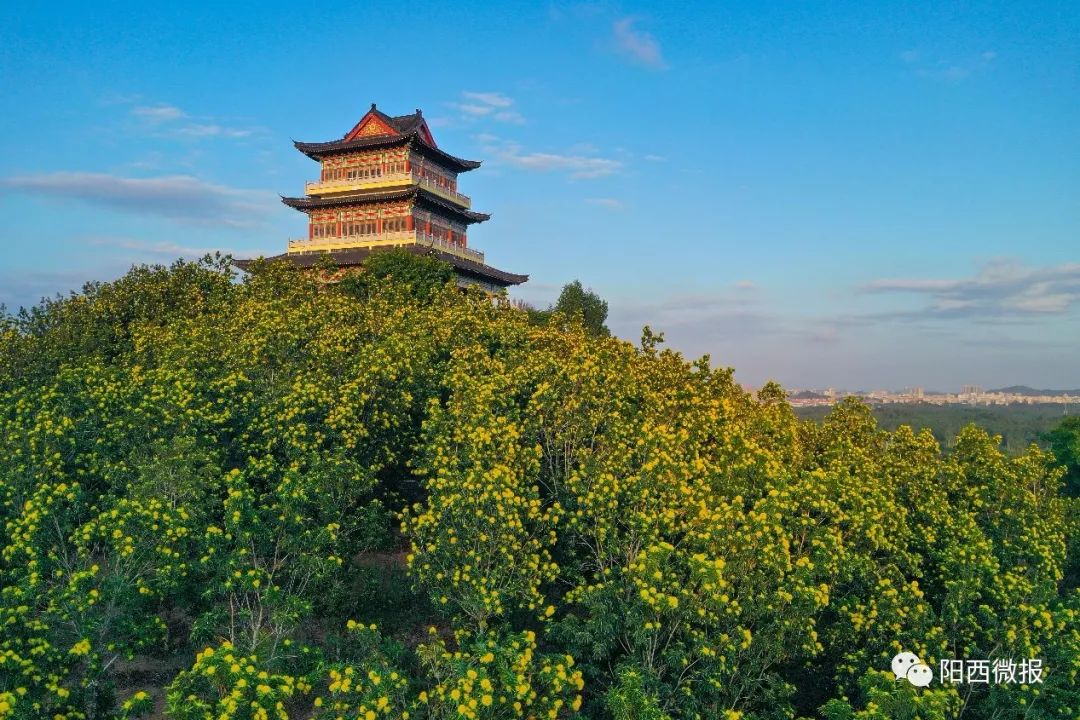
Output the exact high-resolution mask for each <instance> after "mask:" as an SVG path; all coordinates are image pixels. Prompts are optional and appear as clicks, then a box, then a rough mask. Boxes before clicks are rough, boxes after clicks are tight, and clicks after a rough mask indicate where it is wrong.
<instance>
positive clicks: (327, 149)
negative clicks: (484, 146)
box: [293, 131, 481, 173]
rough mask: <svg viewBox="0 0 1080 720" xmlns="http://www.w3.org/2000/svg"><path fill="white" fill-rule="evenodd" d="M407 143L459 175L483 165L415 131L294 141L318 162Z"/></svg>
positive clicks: (295, 145)
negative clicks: (324, 140) (359, 151)
mask: <svg viewBox="0 0 1080 720" xmlns="http://www.w3.org/2000/svg"><path fill="white" fill-rule="evenodd" d="M405 143H411V144H412V146H413V147H415V148H416V149H417V151H418V152H420V153H421V154H423V155H427V156H429V157H431V158H432V159H434V160H438V161H440V162H442V163H444V164H445V165H446V166H447V167H449V168H451V169H452V170H455V171H456V172H459V173H462V172H468V171H469V170H475V169H476V168H478V167H480V164H481V163H480V161H479V160H466V159H464V158H459V157H456V156H454V155H451V154H450V153H448V152H445V151H443V150H440V149H439V148H436V147H432V146H430V145H428V144H427V143H426V142H424V141H423V140H422V139H421V138H420V136H419V135H418V134H417V133H416V132H415V131H414V132H411V133H409V134H408V135H377V136H372V137H361V138H356V139H355V140H331V141H329V142H321V143H310V142H301V141H299V140H293V147H295V148H296V149H297V150H299V151H300V152H302V153H304V154H305V155H307V156H308V157H309V158H311V159H312V160H318V159H320V158H322V157H323V156H324V155H332V154H334V153H343V152H350V151H353V150H368V149H371V148H384V147H395V146H397V145H403V144H405Z"/></svg>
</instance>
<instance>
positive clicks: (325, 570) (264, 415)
mask: <svg viewBox="0 0 1080 720" xmlns="http://www.w3.org/2000/svg"><path fill="white" fill-rule="evenodd" d="M376 258H381V259H379V260H378V262H375V259H376ZM372 261H373V263H375V266H376V267H375V269H372V267H370V266H369V268H368V272H366V273H361V274H359V275H357V276H350V277H348V278H346V279H345V280H344V281H343V282H341V283H336V284H335V283H325V282H322V281H321V279H320V277H319V276H318V275H316V274H308V273H301V272H297V271H296V270H294V269H292V268H290V267H288V266H285V265H280V264H273V263H262V264H258V265H257V266H255V267H253V268H252V272H251V273H250V274H249V275H248V276H247V277H246V278H245V279H244V281H243V282H235V281H234V279H233V278H232V276H231V273H230V272H229V271H228V269H227V266H226V265H225V264H224V263H223V261H221V260H220V259H213V258H208V259H206V260H204V261H202V262H199V263H183V262H181V263H177V264H175V265H174V266H172V267H171V268H139V269H136V270H134V271H133V272H132V273H131V274H129V275H128V276H126V277H125V278H123V279H121V280H119V281H117V282H116V283H109V284H100V285H90V286H87V288H85V290H84V292H83V293H82V294H78V295H73V296H71V297H68V298H61V299H56V300H50V301H47V302H45V303H43V304H42V305H41V306H39V307H38V308H35V309H32V310H30V311H27V312H25V313H22V314H20V315H18V316H15V317H8V318H6V319H5V320H4V321H3V323H0V334H2V340H3V342H2V343H0V527H2V528H3V531H2V536H0V719H2V720H6V719H8V718H18V719H19V720H23V719H26V720H29V719H36V718H41V717H51V718H56V717H60V718H63V719H65V720H75V719H77V718H78V719H81V720H102V719H105V718H135V717H145V716H147V715H149V714H151V713H152V712H154V710H155V708H164V711H165V713H166V715H167V716H169V717H172V718H183V719H185V720H187V719H189V718H191V719H194V718H199V720H203V719H204V718H207V717H209V718H232V717H241V718H243V717H246V718H252V719H256V718H258V719H261V718H277V719H279V720H280V719H282V718H319V719H324V718H325V719H329V718H338V717H343V718H350V720H351V719H352V718H364V720H370V719H373V718H383V717H388V718H402V719H403V720H404V719H405V718H410V719H413V720H415V719H421V720H422V719H424V718H512V717H537V718H540V717H548V718H570V717H575V716H580V717H590V718H612V719H617V720H631V719H640V720H666V719H667V718H672V719H673V718H717V717H718V718H725V719H726V720H738V719H739V718H745V719H746V720H751V719H753V720H766V719H772V718H776V719H777V720H779V719H781V718H783V719H785V720H788V719H790V718H793V717H796V716H800V715H801V716H806V717H809V716H816V717H821V718H835V719H837V720H839V719H840V718H865V719H870V718H875V719H876V718H903V717H910V718H936V717H942V718H951V717H955V716H956V715H957V714H958V713H959V712H960V711H959V710H958V708H960V707H962V708H963V713H964V715H963V716H964V717H965V718H974V719H975V720H982V719H987V720H989V719H990V718H994V719H995V720H1013V719H1015V720H1020V719H1021V718H1028V719H1029V720H1030V719H1044V720H1049V719H1050V718H1064V717H1075V716H1076V710H1077V708H1080V696H1078V692H1077V689H1076V688H1077V687H1080V681H1078V678H1080V592H1078V591H1077V590H1076V589H1075V586H1076V582H1075V579H1076V576H1075V574H1074V569H1075V567H1076V559H1077V544H1078V536H1080V527H1078V524H1080V520H1078V518H1080V512H1077V509H1078V506H1077V504H1076V503H1077V500H1076V498H1070V497H1065V496H1063V495H1062V494H1061V486H1062V476H1063V473H1064V472H1065V471H1064V470H1062V469H1060V468H1059V467H1058V466H1059V461H1060V457H1059V458H1057V459H1055V458H1054V457H1053V456H1052V455H1051V454H1050V453H1047V452H1043V451H1041V450H1039V449H1037V448H1029V449H1027V450H1026V451H1024V452H1022V453H1016V454H1012V455H1010V454H1006V453H1004V452H1003V451H1002V450H1001V449H1000V444H1001V442H1000V438H998V437H996V436H992V435H989V434H987V433H986V432H985V431H982V430H980V429H978V428H975V427H968V428H965V429H963V430H960V431H959V432H958V433H957V434H956V437H955V439H954V440H952V445H953V448H952V451H951V452H949V453H947V454H946V453H943V452H942V451H941V448H940V446H939V444H938V442H937V441H936V440H935V438H934V437H933V435H931V434H930V433H929V432H918V433H916V432H914V431H912V430H911V429H910V428H908V427H899V428H897V429H894V430H887V429H883V428H882V427H881V426H879V425H878V424H877V422H876V421H875V419H874V416H873V414H872V413H871V412H870V410H869V409H868V408H867V407H865V406H863V405H861V404H859V403H858V402H854V401H848V402H845V403H841V404H840V405H839V406H837V407H836V408H834V409H833V410H832V411H831V412H830V413H829V414H828V416H827V417H826V418H824V419H823V420H822V422H820V423H811V422H804V421H800V420H799V419H798V418H797V417H796V416H795V414H794V413H793V411H792V409H791V407H790V406H789V405H788V404H787V403H786V401H785V400H784V392H783V390H782V388H779V387H778V386H775V385H770V386H767V387H766V388H763V389H762V390H761V391H760V392H759V393H758V394H757V395H756V396H751V395H749V394H748V393H746V392H744V391H743V390H742V389H741V388H740V387H739V386H738V385H737V384H736V383H735V382H734V379H733V374H732V371H731V370H727V369H714V368H712V367H710V365H709V363H708V361H707V359H702V360H699V361H697V362H693V363H688V362H686V361H685V360H684V358H682V357H681V356H680V355H679V354H677V353H674V352H671V351H669V350H665V349H663V347H662V336H660V335H659V334H656V333H653V332H652V331H651V330H648V329H646V331H645V333H644V337H643V340H642V343H641V346H640V347H635V346H633V345H631V344H629V343H626V342H623V341H620V340H618V339H614V338H611V337H608V336H607V335H606V332H604V331H603V321H604V317H603V316H604V314H605V313H606V306H603V304H602V301H599V299H598V298H593V299H589V298H588V297H587V296H588V295H589V293H587V292H586V291H584V290H581V288H580V284H578V286H577V290H581V294H579V297H578V300H579V301H580V302H578V301H574V302H578V305H577V306H576V307H578V308H579V309H581V312H580V313H578V311H577V310H574V307H575V305H574V302H571V301H569V300H568V301H567V303H566V304H565V307H563V308H560V313H558V314H557V315H556V316H557V317H560V318H568V317H569V316H573V315H575V314H579V315H580V317H581V319H582V320H583V322H554V323H543V324H536V323H534V322H531V321H530V317H529V316H528V314H527V313H525V312H522V311H520V310H517V309H514V308H511V307H507V306H505V305H496V304H493V303H491V302H490V300H489V299H487V298H486V297H483V296H482V295H481V294H478V293H463V292H460V291H459V290H458V289H457V288H455V287H454V286H453V284H452V283H450V282H449V280H450V277H449V276H448V275H446V273H445V269H441V268H437V267H435V266H433V265H430V264H425V263H426V259H424V258H420V259H417V258H413V257H411V256H410V257H409V258H408V259H405V258H404V257H400V256H397V255H395V254H392V253H386V254H384V255H379V256H374V257H373V259H372ZM414 261H418V263H419V264H417V262H414ZM380 268H381V269H380ZM574 292H575V293H576V292H577V291H576V290H575V291H574ZM571 294H573V293H571ZM593 300H595V301H597V302H593ZM590 304H591V305H592V306H593V310H590V311H586V310H584V309H582V308H583V307H584V306H586V305H590ZM601 310H602V311H603V312H600V311H601ZM590 318H591V319H590ZM597 318H599V321H598V322H596V320H597ZM1064 462H1065V463H1066V465H1067V464H1068V462H1069V461H1068V460H1065V461H1064ZM901 649H905V650H909V651H912V652H916V653H917V654H918V655H919V656H920V657H921V658H922V659H923V660H924V661H926V662H927V663H929V664H930V665H931V666H932V667H936V664H937V662H938V661H939V660H940V659H942V658H954V657H955V658H972V659H983V658H999V657H1000V658H1008V657H1012V658H1017V659H1020V658H1041V659H1043V660H1044V662H1045V665H1046V667H1047V672H1046V675H1045V682H1044V683H1041V684H1033V685H1030V686H1027V687H1020V686H1004V685H1001V686H992V685H985V686H965V687H962V688H960V689H959V690H958V688H956V687H950V686H942V685H940V684H935V685H933V686H931V687H930V688H927V689H918V688H914V687H913V686H910V685H908V684H906V683H897V682H896V681H894V680H893V679H892V678H891V676H890V675H889V674H888V673H886V672H884V671H885V670H887V668H888V667H889V661H890V659H891V657H892V656H893V655H894V654H895V653H896V652H898V651H899V650H901ZM172 658H178V659H179V660H180V661H181V663H182V665H181V667H182V668H183V669H182V670H178V669H177V666H175V665H172V664H170V663H167V662H166V660H167V659H172ZM145 666H155V667H162V666H164V667H165V668H167V669H165V670H161V671H160V675H161V677H158V678H156V681H155V682H154V683H146V682H143V681H142V680H145V678H142V679H140V678H138V677H136V674H137V671H136V669H137V668H139V667H145Z"/></svg>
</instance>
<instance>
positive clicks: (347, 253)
mask: <svg viewBox="0 0 1080 720" xmlns="http://www.w3.org/2000/svg"><path fill="white" fill-rule="evenodd" d="M388 249H389V248H378V247H376V248H353V249H350V250H334V251H331V252H312V253H283V254H281V255H274V256H273V257H269V258H266V259H267V260H270V261H274V260H283V261H285V262H289V263H292V264H293V265H296V266H297V267H314V266H316V265H318V264H319V263H321V262H323V261H324V260H325V259H326V258H329V259H330V261H331V262H333V263H334V264H335V265H338V266H339V267H354V266H356V265H360V264H362V263H363V262H364V260H366V259H367V258H368V257H369V256H370V255H371V253H373V252H381V251H385V250H388ZM405 249H406V250H408V251H409V252H411V253H414V254H416V255H432V256H434V257H436V258H438V259H439V260H442V261H443V262H446V263H449V264H450V265H451V266H452V267H453V268H454V270H455V271H457V273H458V274H459V275H463V276H465V277H470V278H475V279H478V280H483V281H485V282H490V283H494V284H495V285H501V286H502V287H506V286H508V285H520V284H521V283H523V282H525V281H526V280H528V279H529V276H528V275H518V274H516V273H511V272H506V271H505V270H499V269H497V268H493V267H491V266H490V265H484V264H483V263H478V262H475V261H473V260H468V259H466V258H462V257H458V256H457V255H451V254H449V253H444V252H440V251H438V250H434V249H432V248H428V247H424V246H422V245H406V246H405ZM252 262H254V261H253V260H234V261H233V264H235V265H236V266H237V267H238V268H240V269H241V270H247V268H248V267H249V266H250V265H251V263H252Z"/></svg>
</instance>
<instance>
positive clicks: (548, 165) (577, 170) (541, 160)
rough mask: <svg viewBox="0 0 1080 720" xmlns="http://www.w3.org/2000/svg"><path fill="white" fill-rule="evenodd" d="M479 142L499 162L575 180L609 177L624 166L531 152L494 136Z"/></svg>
mask: <svg viewBox="0 0 1080 720" xmlns="http://www.w3.org/2000/svg"><path fill="white" fill-rule="evenodd" d="M481 138H482V139H481ZM477 139H478V140H481V142H482V143H483V144H484V152H486V153H488V154H489V155H492V156H493V157H494V159H495V160H496V161H498V162H502V163H505V164H507V165H512V166H514V167H518V168H521V169H523V170H531V171H534V172H563V173H566V174H567V175H568V176H569V177H570V178H572V179H574V180H592V179H595V178H601V177H606V176H608V175H612V174H614V173H616V172H618V171H619V170H620V169H621V168H622V166H623V164H622V162H620V161H619V160H613V159H611V158H605V157H597V156H595V155H592V154H583V153H574V152H569V153H550V152H527V151H525V150H524V149H523V148H522V147H521V145H519V144H518V143H516V142H513V141H510V140H501V139H499V138H498V137H496V136H494V135H482V136H477Z"/></svg>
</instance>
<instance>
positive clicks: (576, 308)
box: [553, 280, 611, 335]
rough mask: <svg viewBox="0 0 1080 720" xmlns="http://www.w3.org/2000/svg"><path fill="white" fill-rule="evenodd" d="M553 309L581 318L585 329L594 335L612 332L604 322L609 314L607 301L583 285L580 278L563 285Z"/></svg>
mask: <svg viewBox="0 0 1080 720" xmlns="http://www.w3.org/2000/svg"><path fill="white" fill-rule="evenodd" d="M553 309H554V311H555V312H557V313H561V314H562V315H565V316H566V317H568V318H575V319H580V320H581V322H582V324H583V325H584V326H585V329H586V330H588V331H589V332H590V333H591V334H593V335H610V334H611V331H609V330H608V328H607V325H605V324H604V321H605V320H607V314H608V304H607V301H606V300H603V299H601V297H600V296H599V295H597V294H596V293H595V292H593V291H592V290H586V289H585V288H584V287H582V285H581V281H580V280H575V281H573V282H571V283H567V284H566V285H564V286H563V289H562V292H561V293H559V299H558V300H556V301H555V307H554V308H553Z"/></svg>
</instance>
